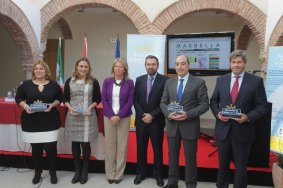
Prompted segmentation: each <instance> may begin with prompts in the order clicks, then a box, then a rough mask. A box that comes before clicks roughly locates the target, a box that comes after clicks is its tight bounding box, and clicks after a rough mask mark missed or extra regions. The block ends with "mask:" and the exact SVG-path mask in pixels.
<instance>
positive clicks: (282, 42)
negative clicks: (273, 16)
mask: <svg viewBox="0 0 283 188" xmlns="http://www.w3.org/2000/svg"><path fill="white" fill-rule="evenodd" d="M270 46H283V16H281V18H280V19H279V21H278V22H277V24H276V26H275V28H274V29H273V31H272V34H271V36H270V38H269V42H268V46H267V47H270Z"/></svg>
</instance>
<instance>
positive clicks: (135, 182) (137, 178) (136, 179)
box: [134, 174, 145, 185]
mask: <svg viewBox="0 0 283 188" xmlns="http://www.w3.org/2000/svg"><path fill="white" fill-rule="evenodd" d="M144 179H145V177H144V176H143V175H140V174H139V175H137V177H136V178H135V180H134V184H135V185H138V184H140V183H141V182H142V181H143V180H144Z"/></svg>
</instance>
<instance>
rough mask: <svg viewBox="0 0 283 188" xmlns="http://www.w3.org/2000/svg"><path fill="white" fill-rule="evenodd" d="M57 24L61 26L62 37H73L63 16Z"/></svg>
mask: <svg viewBox="0 0 283 188" xmlns="http://www.w3.org/2000/svg"><path fill="white" fill-rule="evenodd" d="M58 25H59V27H60V28H61V31H62V34H63V37H64V39H73V35H72V30H71V28H70V26H69V24H68V22H67V21H66V20H65V19H64V18H60V19H59V20H58Z"/></svg>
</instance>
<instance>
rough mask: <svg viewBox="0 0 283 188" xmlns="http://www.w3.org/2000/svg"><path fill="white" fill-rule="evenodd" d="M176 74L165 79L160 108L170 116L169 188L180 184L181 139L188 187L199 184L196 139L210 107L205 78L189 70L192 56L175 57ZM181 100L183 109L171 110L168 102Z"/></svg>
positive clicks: (168, 132)
mask: <svg viewBox="0 0 283 188" xmlns="http://www.w3.org/2000/svg"><path fill="white" fill-rule="evenodd" d="M175 70H176V72H177V74H178V77H177V78H171V79H169V80H167V81H166V83H165V87H164V92H163V95H162V99H161V104H160V107H161V110H162V112H163V114H164V115H165V117H166V118H167V124H166V132H167V138H168V149H169V151H168V153H169V177H168V184H167V185H166V186H165V187H167V188H177V187H178V181H179V153H180V144H181V140H182V141H183V145H184V153H185V161H186V171H185V183H186V187H187V188H194V187H196V185H197V164H196V152H197V140H198V137H199V135H200V115H201V114H203V113H205V112H206V111H207V110H208V108H209V99H208V95H207V88H206V85H205V82H204V80H202V79H201V78H198V77H195V76H192V75H190V74H189V60H188V59H187V57H186V56H184V55H181V56H178V57H177V58H176V63H175ZM174 102H178V103H179V104H180V105H181V106H183V111H181V112H178V113H177V112H169V111H168V105H169V104H170V103H174Z"/></svg>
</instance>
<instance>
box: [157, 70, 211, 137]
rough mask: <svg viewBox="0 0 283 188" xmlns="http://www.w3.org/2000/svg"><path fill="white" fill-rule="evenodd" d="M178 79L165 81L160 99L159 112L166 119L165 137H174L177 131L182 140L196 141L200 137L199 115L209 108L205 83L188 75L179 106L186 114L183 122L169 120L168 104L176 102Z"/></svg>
mask: <svg viewBox="0 0 283 188" xmlns="http://www.w3.org/2000/svg"><path fill="white" fill-rule="evenodd" d="M177 85H178V78H171V79H169V80H167V81H166V83H165V87H164V92H163V95H162V99H161V104H160V107H161V110H162V112H163V114H164V115H165V117H166V118H167V119H166V121H167V122H166V131H167V136H169V137H174V136H175V135H176V133H177V131H178V130H179V132H180V134H181V136H182V138H184V139H197V138H198V137H199V135H200V117H199V116H200V115H201V114H203V113H205V112H206V111H207V110H208V108H209V99H208V95H207V88H206V85H205V81H204V80H202V79H201V78H198V77H195V76H192V75H190V76H189V78H188V81H187V84H186V86H185V89H184V91H183V95H182V99H181V103H180V105H182V106H183V110H184V111H185V112H186V113H187V117H188V118H187V119H186V120H184V121H175V120H169V119H168V116H169V112H168V110H167V106H168V104H170V103H171V102H174V101H177Z"/></svg>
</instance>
